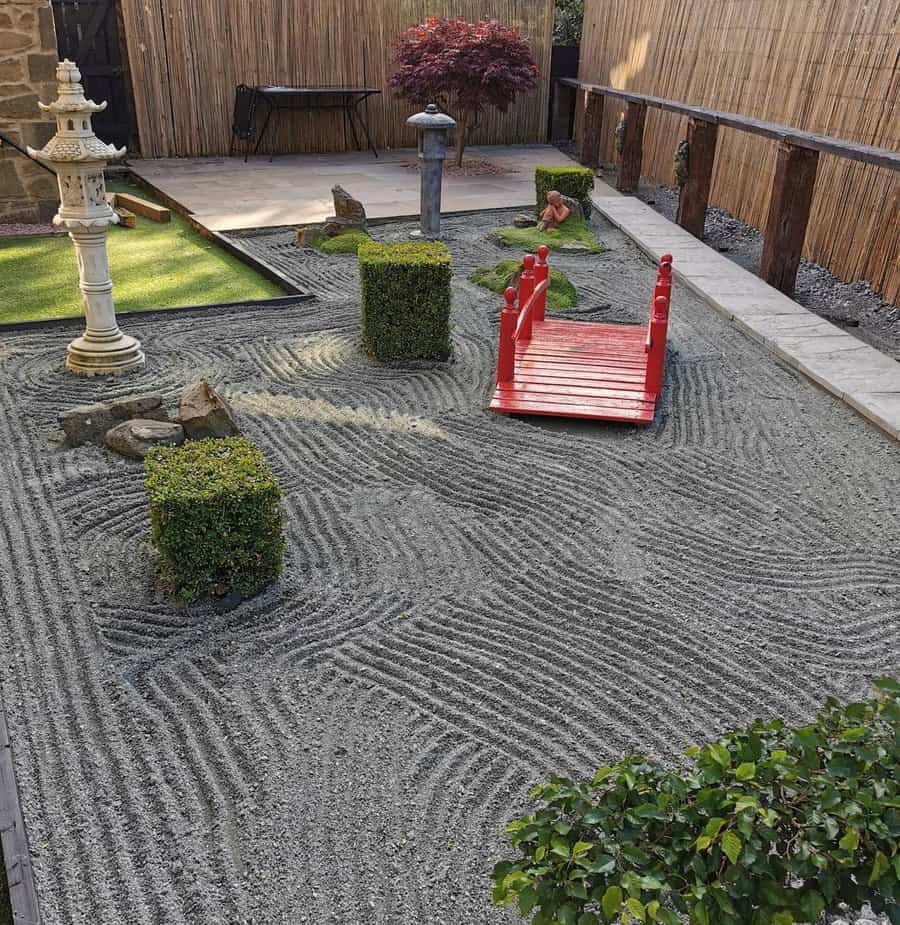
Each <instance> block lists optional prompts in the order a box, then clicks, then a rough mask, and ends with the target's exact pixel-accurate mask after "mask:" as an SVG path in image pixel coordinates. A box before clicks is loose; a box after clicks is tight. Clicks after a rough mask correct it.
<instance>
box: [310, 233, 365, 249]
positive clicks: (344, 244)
mask: <svg viewBox="0 0 900 925" xmlns="http://www.w3.org/2000/svg"><path fill="white" fill-rule="evenodd" d="M371 240H372V238H371V237H370V236H369V233H368V232H366V231H363V230H362V229H361V228H350V229H349V230H347V231H345V232H343V233H342V234H339V235H337V236H336V237H334V238H323V239H322V240H321V241H317V242H316V243H315V244H313V247H314V248H315V249H316V250H318V251H321V252H322V253H323V254H356V253H357V252H358V251H359V245H360V244H366V243H368V242H369V241H371Z"/></svg>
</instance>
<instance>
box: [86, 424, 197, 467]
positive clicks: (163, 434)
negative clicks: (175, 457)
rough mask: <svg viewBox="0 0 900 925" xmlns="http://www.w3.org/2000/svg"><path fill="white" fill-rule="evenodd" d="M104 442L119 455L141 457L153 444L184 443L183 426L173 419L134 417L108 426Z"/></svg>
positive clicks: (172, 444)
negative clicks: (110, 426) (158, 419)
mask: <svg viewBox="0 0 900 925" xmlns="http://www.w3.org/2000/svg"><path fill="white" fill-rule="evenodd" d="M104 443H105V444H106V446H107V448H108V449H110V450H112V451H113V452H114V453H118V454H119V455H120V456H127V457H128V458H129V459H143V458H144V457H145V456H146V455H147V453H148V452H149V451H150V450H151V449H152V448H153V447H155V446H180V445H181V444H182V443H184V428H183V427H182V426H181V425H180V424H176V423H174V422H173V421H154V420H151V419H141V418H136V419H134V420H131V421H123V422H122V423H121V424H116V426H115V427H112V428H110V430H108V431H107V432H106V438H105V440H104Z"/></svg>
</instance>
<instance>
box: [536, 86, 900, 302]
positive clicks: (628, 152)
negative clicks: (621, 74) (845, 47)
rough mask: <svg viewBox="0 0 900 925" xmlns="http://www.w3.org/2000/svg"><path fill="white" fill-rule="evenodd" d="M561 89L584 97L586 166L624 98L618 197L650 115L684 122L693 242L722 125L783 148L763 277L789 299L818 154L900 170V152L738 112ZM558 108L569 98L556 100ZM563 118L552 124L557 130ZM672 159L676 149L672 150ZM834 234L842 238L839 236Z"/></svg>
mask: <svg viewBox="0 0 900 925" xmlns="http://www.w3.org/2000/svg"><path fill="white" fill-rule="evenodd" d="M559 83H560V84H563V85H565V86H569V87H573V88H575V89H576V90H579V91H581V93H582V94H583V106H584V119H583V123H582V125H583V128H582V139H581V154H580V160H581V163H583V164H585V165H588V166H592V167H596V166H597V165H598V164H599V162H600V150H601V144H602V140H603V112H604V103H605V100H606V99H607V98H614V99H620V100H624V101H625V102H626V103H627V112H626V114H625V136H624V147H623V150H622V152H621V157H620V158H619V173H618V179H617V183H616V188H617V189H619V190H620V191H621V192H627V193H633V192H636V191H637V185H638V181H639V179H640V176H641V164H642V161H643V135H644V123H645V119H646V114H647V109H648V108H654V109H661V110H664V111H666V112H673V113H677V114H678V115H681V116H687V117H688V119H689V122H688V133H687V141H688V147H689V156H688V176H687V179H686V182H685V183H684V184H683V185H682V186H681V190H680V194H679V204H678V214H677V217H676V220H677V221H678V224H679V225H681V226H682V227H683V228H684V229H686V230H687V231H689V232H690V233H691V234H693V235H694V236H695V237H698V238H702V237H703V231H704V227H705V219H706V209H707V207H708V204H709V194H710V189H711V186H712V176H713V169H714V165H715V152H716V145H717V141H718V129H719V126H724V127H726V128H731V129H737V130H738V131H741V132H747V133H749V134H752V135H758V136H761V137H763V138H768V139H770V140H773V141H777V142H778V152H777V160H776V167H775V178H774V181H773V185H772V195H771V198H770V200H769V212H768V218H767V220H766V224H765V229H764V244H763V255H762V261H761V264H760V275H761V276H762V278H763V279H764V280H765V281H766V282H767V283H769V284H771V285H772V286H775V287H776V288H777V289H780V290H781V291H782V292H785V293H787V294H788V295H790V294H792V293H793V291H794V288H795V285H796V281H797V271H798V270H799V268H800V258H801V256H802V251H803V242H804V239H805V237H806V229H807V227H808V225H809V216H810V211H811V209H812V202H813V192H814V189H815V183H816V173H817V170H818V162H819V153H820V152H824V153H826V154H831V155H834V156H836V157H840V158H844V159H846V160H851V161H858V162H860V163H863V164H871V165H874V166H877V167H884V168H887V169H889V170H897V171H900V152H897V151H890V150H888V149H887V148H878V147H874V146H872V145H863V144H857V143H855V142H852V141H845V140H843V139H840V138H832V137H830V136H828V135H819V134H816V133H815V132H804V131H801V130H800V129H796V128H791V127H789V126H786V125H779V124H778V123H775V122H766V121H763V120H760V119H753V118H751V117H750V116H744V115H741V114H739V113H733V112H723V111H720V110H716V109H710V108H708V107H705V106H691V105H689V104H687V103H681V102H678V101H676V100H668V99H663V98H661V97H657V96H650V95H648V94H644V93H632V92H629V91H626V90H619V89H616V88H615V87H608V86H604V85H601V84H593V83H588V82H586V81H582V80H576V79H574V78H562V79H560V80H559ZM553 99H554V102H555V103H560V102H561V101H562V100H564V99H565V96H564V95H563V94H558V93H557V94H554V95H553ZM559 121H560V120H559V119H557V118H555V117H554V119H553V122H554V124H557V123H558V122H559ZM672 154H673V156H674V154H675V151H674V150H673V152H672ZM835 233H837V232H835Z"/></svg>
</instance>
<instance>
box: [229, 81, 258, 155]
mask: <svg viewBox="0 0 900 925" xmlns="http://www.w3.org/2000/svg"><path fill="white" fill-rule="evenodd" d="M255 133H256V87H250V86H247V84H238V85H237V87H236V88H235V91H234V113H233V115H232V117H231V144H230V145H229V146H228V156H229V157H231V155H232V153H233V152H234V140H235V138H237V139H238V140H239V141H243V142H244V163H245V164H246V163H247V158H248V157H249V156H250V147H251V144H252V142H253V138H254V135H255Z"/></svg>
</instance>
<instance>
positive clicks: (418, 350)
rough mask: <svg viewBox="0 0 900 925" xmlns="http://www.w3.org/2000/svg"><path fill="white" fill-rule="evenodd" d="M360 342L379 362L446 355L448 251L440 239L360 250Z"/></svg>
mask: <svg viewBox="0 0 900 925" xmlns="http://www.w3.org/2000/svg"><path fill="white" fill-rule="evenodd" d="M359 274H360V281H361V284H362V339H363V344H364V346H365V348H366V350H367V351H368V353H369V354H371V355H372V356H374V357H377V358H378V359H380V360H414V359H415V360H445V359H447V357H449V356H450V277H451V264H450V252H449V251H448V250H447V246H446V245H445V244H442V243H441V242H439V241H421V242H419V241H417V242H414V243H409V244H382V243H380V242H376V241H372V242H369V243H365V244H361V245H360V247H359Z"/></svg>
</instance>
